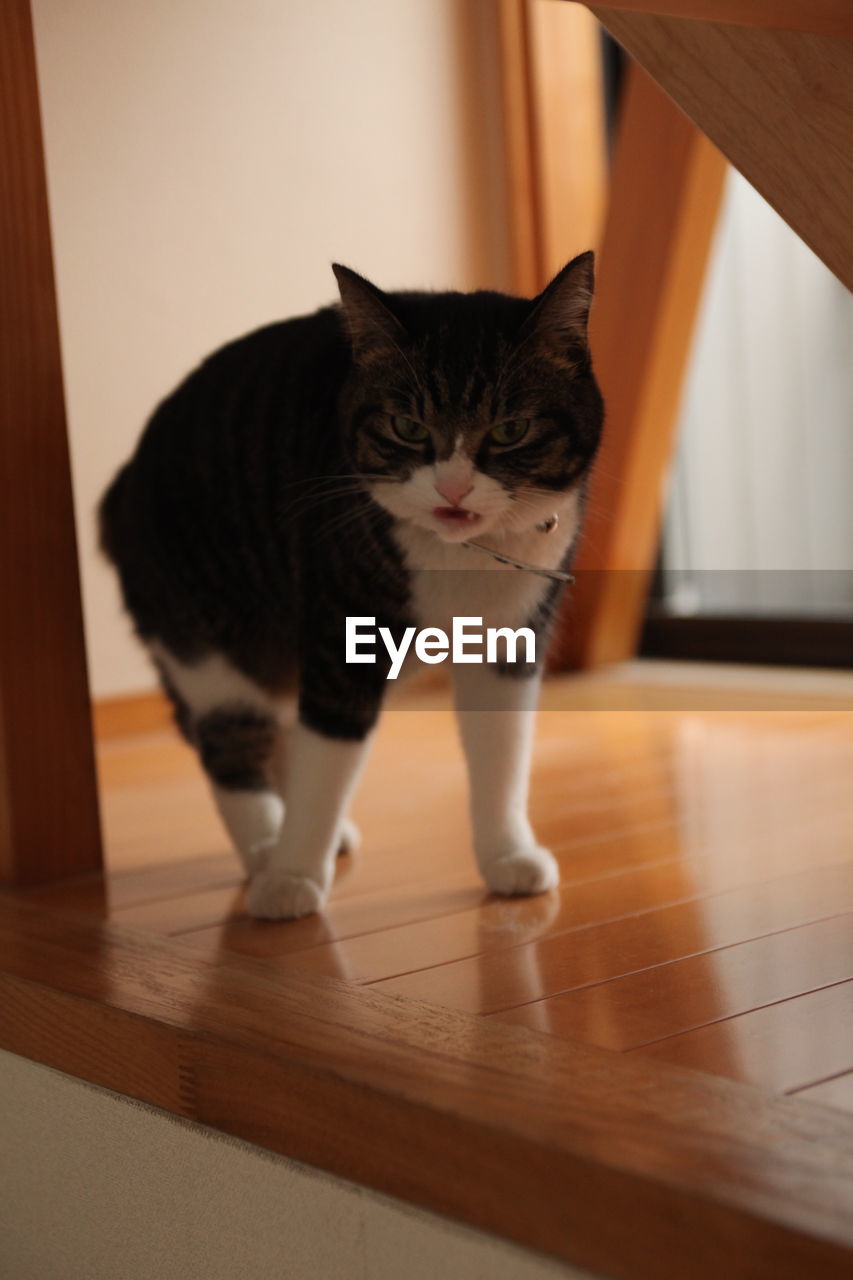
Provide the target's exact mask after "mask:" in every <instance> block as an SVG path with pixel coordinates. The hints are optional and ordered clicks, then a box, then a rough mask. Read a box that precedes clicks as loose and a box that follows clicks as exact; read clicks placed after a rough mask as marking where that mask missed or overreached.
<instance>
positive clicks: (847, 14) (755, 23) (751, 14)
mask: <svg viewBox="0 0 853 1280" xmlns="http://www.w3.org/2000/svg"><path fill="white" fill-rule="evenodd" d="M608 8H609V9H624V10H627V11H629V12H631V13H654V14H660V15H664V16H667V17H670V18H694V19H699V20H700V21H703V22H733V23H739V24H741V25H743V26H747V27H770V28H782V29H787V30H790V31H811V32H819V33H823V34H824V35H829V36H840V37H843V38H848V39H849V38H853V11H851V8H850V4H849V0H611V3H610V4H609V5H608Z"/></svg>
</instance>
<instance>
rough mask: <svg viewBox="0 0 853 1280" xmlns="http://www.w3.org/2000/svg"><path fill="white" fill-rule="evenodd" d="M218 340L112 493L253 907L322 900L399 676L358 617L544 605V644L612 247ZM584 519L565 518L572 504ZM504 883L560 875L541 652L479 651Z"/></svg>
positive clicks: (306, 909) (170, 683)
mask: <svg viewBox="0 0 853 1280" xmlns="http://www.w3.org/2000/svg"><path fill="white" fill-rule="evenodd" d="M334 271H335V275H336V277H337V280H338V285H339V289H340V295H341V305H340V306H334V307H326V308H323V309H322V310H320V311H318V312H316V314H314V315H309V316H303V317H299V318H297V319H293V320H288V321H284V322H282V323H280V324H274V325H270V326H269V327H267V328H264V329H261V330H259V331H258V332H255V333H252V334H249V335H248V336H247V337H244V338H242V339H240V340H238V341H236V342H234V343H231V344H230V345H228V346H226V347H224V348H223V349H222V350H220V351H217V352H216V353H215V354H213V355H212V356H210V357H209V359H207V360H206V361H204V363H203V364H202V365H201V366H200V367H199V368H198V369H196V370H195V371H194V372H193V373H191V374H190V375H189V376H188V377H187V378H186V380H185V381H184V382H183V383H182V384H181V385H180V386H179V387H178V388H177V390H176V391H174V392H173V394H172V395H170V396H169V397H168V399H166V400H165V401H164V402H163V403H162V404H161V405H160V406H159V407H158V408H157V410H156V411H155V413H154V414H153V416H152V418H151V420H150V421H149V423H148V425H147V428H146V430H145V431H144V433H143V435H142V437H141V439H140V442H139V445H138V447H137V449H136V452H135V453H134V455H133V457H132V458H131V459H130V461H129V462H128V463H127V464H126V465H125V466H124V467H123V468H122V469H121V470H120V471H119V473H118V475H117V476H116V478H115V480H114V481H113V483H112V485H111V486H110V488H109V489H108V491H107V493H106V494H105V496H104V498H103V500H102V503H101V507H100V521H101V542H102V546H103V548H104V550H105V552H106V553H107V554H108V556H109V557H110V558H111V559H112V561H113V562H114V564H115V565H116V567H117V569H118V572H119V576H120V579H121V586H122V592H123V596H124V601H125V605H126V607H127V609H128V611H129V613H130V614H131V616H132V618H133V620H134V622H135V625H136V630H137V633H138V634H139V636H140V638H141V639H142V641H143V642H144V643H145V645H146V646H147V648H148V650H149V652H150V653H151V655H152V657H153V660H154V662H155V664H156V666H157V668H158V671H159V674H160V678H161V680H162V683H163V686H164V688H165V690H166V692H167V693H168V695H169V697H170V698H171V699H172V702H173V704H174V707H175V713H176V721H177V724H178V726H179V728H180V729H181V731H182V732H183V734H184V735H185V737H186V738H187V740H188V741H189V742H190V743H191V744H192V745H193V746H194V747H195V748H196V750H197V751H198V754H199V757H200V759H201V763H202V765H203V767H204V769H205V771H206V773H207V775H208V777H209V779H210V782H211V785H212V789H213V795H214V797H215V800H216V803H217V805H218V808H219V811H220V813H221V815H222V818H223V820H224V822H225V825H226V827H227V829H228V831H229V833H230V836H231V839H232V840H233V843H234V845H235V846H236V848H237V850H238V852H239V853H240V855H241V857H242V859H243V862H244V864H245V867H246V870H247V873H248V875H249V877H250V883H249V888H248V909H249V911H250V912H251V914H252V915H254V916H257V917H260V918H266V919H275V920H278V919H288V918H292V917H296V916H303V915H307V914H310V913H311V912H314V911H318V910H320V909H321V908H322V906H323V903H324V900H325V898H326V894H327V892H328V889H329V885H330V882H331V879H332V876H333V871H334V861H335V854H336V852H337V851H338V850H339V849H340V848H341V847H347V846H351V845H352V844H353V842H354V841H355V840H356V838H357V834H356V833H355V830H354V828H353V827H352V824H351V823H350V822H349V820H348V818H347V811H348V806H349V802H350V798H351V796H352V793H353V790H354V787H355V784H356V781H357V778H358V775H359V772H360V770H361V767H362V764H363V761H364V758H365V753H366V748H367V745H368V743H369V740H370V737H371V734H372V731H373V728H374V726H375V724H376V721H377V718H378V715H379V711H380V709H381V705H382V702H383V697H384V695H385V692H386V689H387V688H388V684H387V681H386V676H387V672H388V663H387V662H383V660H382V654H381V650H378V651H377V658H378V660H377V662H376V664H375V665H365V664H347V662H346V661H345V647H344V637H345V621H346V618H347V617H348V616H361V617H364V616H369V617H374V618H375V619H376V625H377V627H378V626H386V627H388V628H389V630H390V632H391V634H392V635H393V636H394V637H396V638H397V640H399V636H400V634H401V633H402V632H403V631H404V630H405V628H406V627H408V626H412V625H414V626H417V627H419V628H421V627H426V626H440V627H443V628H444V629H449V627H450V622H451V619H452V618H453V616H456V615H468V616H471V615H474V616H481V617H482V618H483V620H484V626H509V627H513V628H517V627H519V626H522V625H526V626H529V627H531V628H533V629H534V631H535V632H536V633H537V637H538V640H539V643H538V644H537V666H538V665H540V664H541V658H542V652H541V651H542V650H543V649H544V636H545V633H546V631H547V627H548V623H549V621H550V618H551V616H552V613H553V610H554V605H555V600H556V596H557V594H558V592H559V586H558V585H557V584H556V583H555V582H553V581H551V582H549V581H548V579H547V578H543V577H541V576H537V575H534V574H531V573H526V572H523V571H519V570H517V569H514V568H511V567H508V566H506V565H501V564H499V563H497V562H496V561H495V560H494V559H492V558H491V557H490V556H489V555H488V554H487V553H486V552H483V551H480V550H476V549H472V548H470V547H468V546H464V545H462V544H463V543H465V542H468V541H469V540H473V541H475V542H478V543H482V544H483V545H485V546H488V547H489V548H492V549H494V550H495V551H497V552H502V553H504V554H508V555H510V556H513V557H515V558H520V559H522V560H525V561H529V562H532V563H534V564H538V565H542V566H545V567H550V568H552V569H556V568H563V569H565V567H566V565H567V564H568V562H569V560H570V558H571V553H572V549H573V547H574V544H575V541H576V537H577V532H578V527H579V521H580V517H581V507H582V500H583V491H584V484H585V480H586V477H587V474H588V471H589V468H590V465H591V463H592V461H593V458H594V455H595V452H596V449H597V447H598V442H599V437H600V434H601V424H602V416H603V411H602V402H601V397H600V394H599V391H598V387H597V385H596V382H595V379H594V376H593V373H592V370H591V367H590V360H589V350H588V346H587V317H588V312H589V306H590V301H591V298H592V277H593V259H592V254H591V253H585V254H582V255H580V256H579V257H577V258H575V259H574V260H573V261H572V262H570V263H569V264H568V266H566V267H565V268H564V269H563V270H562V271H561V272H560V273H559V275H557V276H556V277H555V279H554V280H553V281H552V282H551V284H550V285H549V286H548V287H547V288H546V289H545V290H544V291H543V293H541V294H540V295H539V296H538V297H537V298H535V299H533V300H532V301H527V300H524V299H521V298H514V297H509V296H506V295H504V294H500V293H492V292H477V293H471V294H462V293H432V294H430V293H388V294H385V293H382V292H381V291H380V290H379V289H377V288H376V287H375V286H374V285H372V284H370V283H369V282H368V281H367V280H365V279H363V278H362V277H361V276H358V275H356V274H355V272H353V271H350V270H349V269H347V268H346V267H340V266H336V267H335V268H334ZM555 516H556V517H558V518H559V523H558V524H557V525H556V527H554V517H555ZM453 683H454V690H455V699H456V705H457V712H458V718H459V723H460V729H461V736H462V741H463V746H464V749H465V754H466V758H467V761H468V766H469V778H470V792H471V812H472V819H473V830H474V845H475V851H476V855H477V861H478V864H479V867H480V871H481V873H482V875H483V878H484V880H485V882H486V884H487V885H488V887H489V888H490V889H491V890H493V891H495V892H497V893H502V894H526V893H538V892H541V891H543V890H546V889H549V888H552V887H553V886H555V885H556V883H557V881H558V870H557V864H556V862H555V860H554V858H553V857H552V855H551V854H550V853H549V852H548V851H547V850H546V849H543V848H542V847H541V846H539V845H538V844H537V842H536V838H535V836H534V834H533V831H532V829H531V826H530V823H529V821H528V817H527V788H528V772H529V764H530V746H531V734H532V721H533V716H534V711H535V704H536V700H537V694H538V683H539V681H538V673H537V669H536V667H531V666H530V665H525V664H519V665H512V664H510V663H508V662H506V661H503V662H498V663H493V664H491V665H479V666H478V665H471V664H465V665H462V664H454V666H453Z"/></svg>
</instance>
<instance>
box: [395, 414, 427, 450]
mask: <svg viewBox="0 0 853 1280" xmlns="http://www.w3.org/2000/svg"><path fill="white" fill-rule="evenodd" d="M391 426H392V427H393V429H394V434H395V435H396V436H399V437H400V439H401V440H405V442H406V444H423V442H424V441H425V440H429V432H428V431H427V429H426V427H425V426H423V425H422V424H421V423H420V422H415V420H414V419H413V418H404V417H402V416H401V415H400V414H399V413H395V414H394V415H393V416H392V418H391Z"/></svg>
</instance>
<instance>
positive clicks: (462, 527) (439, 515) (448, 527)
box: [432, 507, 483, 541]
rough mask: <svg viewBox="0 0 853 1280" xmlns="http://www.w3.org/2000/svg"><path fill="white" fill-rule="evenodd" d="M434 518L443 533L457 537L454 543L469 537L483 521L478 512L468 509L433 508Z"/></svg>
mask: <svg viewBox="0 0 853 1280" xmlns="http://www.w3.org/2000/svg"><path fill="white" fill-rule="evenodd" d="M432 518H433V520H435V521H436V523H437V525H438V527H439V529H440V530H441V531H442V532H443V533H445V534H447V533H449V534H451V536H453V535H455V538H454V541H455V540H456V538H458V537H460V536H462V537H467V535H468V533H469V532H470V531H471V530H473V529H476V527H477V526H478V525H479V524H482V521H483V517H482V516H481V515H479V514H478V512H476V511H469V510H468V508H467V507H433V510H432Z"/></svg>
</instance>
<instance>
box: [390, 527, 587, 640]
mask: <svg viewBox="0 0 853 1280" xmlns="http://www.w3.org/2000/svg"><path fill="white" fill-rule="evenodd" d="M572 515H574V513H572ZM575 527H576V518H574V519H571V518H570V519H567V520H563V521H561V524H560V526H559V527H558V528H557V529H555V530H554V532H553V533H550V534H544V533H541V532H539V531H538V530H535V529H533V530H530V531H529V532H526V533H518V534H514V535H512V536H511V537H509V538H505V539H502V540H501V541H500V543H499V542H498V541H497V539H494V538H493V539H492V540H491V541H492V542H493V543H494V548H495V550H496V551H503V552H506V553H507V554H509V555H512V556H514V557H516V558H517V559H521V560H526V561H527V562H528V563H530V564H536V565H541V566H542V567H543V568H548V569H553V568H557V567H558V566H559V564H560V563H561V561H562V559H563V556H564V555H565V552H566V549H567V548H568V546H569V544H570V542H571V540H572V538H573V537H574V533H575ZM395 538H396V541H397V543H398V545H399V547H400V549H401V551H402V552H403V555H404V557H405V563H406V567H407V568H408V569H409V571H410V573H411V575H412V611H413V614H414V618H413V620H414V621H415V622H416V623H417V625H418V627H440V628H441V629H442V630H443V631H449V630H450V629H451V627H452V622H453V619H454V618H458V617H476V618H482V619H483V626H484V627H504V626H511V627H514V628H515V627H520V626H523V625H524V624H525V623H526V622H527V621H528V620H529V619H530V617H531V615H532V614H533V613H534V612H535V610H536V608H537V606H538V604H539V603H540V601H541V600H542V598H543V596H544V595H545V593H546V592H547V590H548V588H549V580H548V579H547V578H544V577H541V576H540V575H539V574H535V573H528V572H525V571H524V570H520V569H515V568H512V567H511V566H508V565H503V564H500V563H499V562H498V561H496V560H494V559H493V558H492V557H491V556H489V555H488V554H486V553H485V552H483V551H479V550H477V549H475V548H469V547H466V546H463V545H462V544H461V543H448V542H442V541H441V540H440V539H439V538H438V537H436V536H435V535H433V534H431V533H429V532H427V531H426V530H422V529H419V528H418V527H417V526H415V525H412V524H409V523H408V522H406V523H403V522H401V523H400V525H399V526H398V528H397V529H396V530H395ZM483 542H484V543H485V544H486V545H489V539H488V536H487V535H484V536H483Z"/></svg>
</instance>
